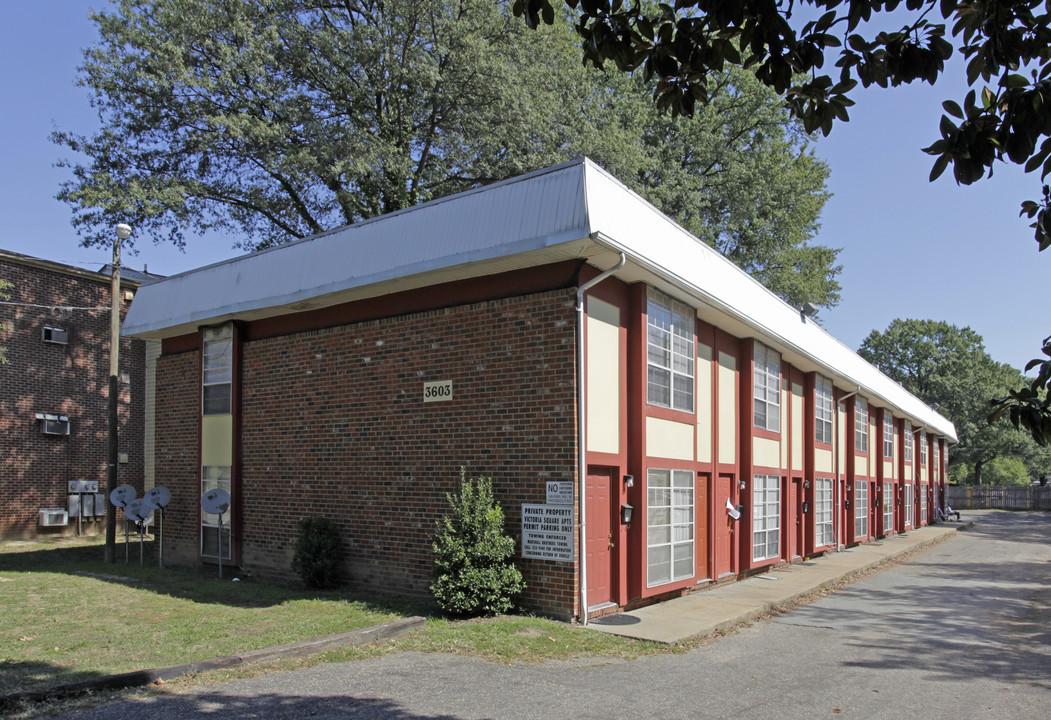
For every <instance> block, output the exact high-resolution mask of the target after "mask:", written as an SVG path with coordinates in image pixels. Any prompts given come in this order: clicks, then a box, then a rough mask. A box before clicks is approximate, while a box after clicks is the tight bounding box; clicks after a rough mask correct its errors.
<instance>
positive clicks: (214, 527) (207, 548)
mask: <svg viewBox="0 0 1051 720" xmlns="http://www.w3.org/2000/svg"><path fill="white" fill-rule="evenodd" d="M230 476H231V473H230V466H229V465H204V466H202V467H201V497H204V494H205V493H207V492H208V491H209V490H214V489H215V488H222V489H223V490H225V491H226V492H227V493H228V494H229V495H230V497H231V500H230V504H231V506H232V505H233V499H232V498H233V493H232V492H231V487H230ZM231 510H232V507H228V508H227V509H226V512H224V513H223V538H222V542H223V545H222V551H223V560H229V559H231V558H232V557H233V553H232V551H231V549H230V544H231V543H230V538H231V536H232V533H231V531H230V512H231ZM210 536H214V537H215V538H216V540H215V541H214V542H211V541H210ZM218 537H219V515H217V514H212V513H209V512H205V511H204V509H203V508H202V509H201V538H200V539H201V557H209V558H218V557H219V552H218V550H219V547H218V542H219V541H218ZM213 547H214V549H213Z"/></svg>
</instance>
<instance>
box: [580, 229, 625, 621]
mask: <svg viewBox="0 0 1051 720" xmlns="http://www.w3.org/2000/svg"><path fill="white" fill-rule="evenodd" d="M598 236H599V233H597V232H595V233H591V236H590V237H591V239H593V240H594V239H597V238H598ZM627 262H628V259H627V257H626V256H625V255H624V253H623V252H621V253H620V261H619V262H617V264H616V265H614V266H613V267H611V268H610V269H609V270H606V271H604V272H602V273H601V274H600V275H598V276H597V277H594V278H592V279H591V280H588V281H587V282H586V283H584V284H583V285H581V286H579V287H578V288H577V459H578V465H577V479H578V482H579V484H580V518H579V522H578V524H577V527H579V528H580V550H579V552H580V618H581V623H582V624H583V625H585V626H586V625H587V624H588V561H587V522H586V521H585V518H586V517H587V514H586V512H585V510H586V508H585V505H584V499H585V497H586V496H587V476H588V463H587V424H586V423H587V407H586V405H585V403H586V402H587V393H586V386H585V379H586V377H585V376H586V368H585V360H584V293H586V292H587V291H588V290H590V289H591V288H593V287H595V286H596V285H598V284H599V283H600V282H602V281H603V280H605V279H606V278H608V277H610V276H611V275H613V273H615V272H617V271H618V270H620V269H621V268H622V267H624V266H625V265H626V264H627Z"/></svg>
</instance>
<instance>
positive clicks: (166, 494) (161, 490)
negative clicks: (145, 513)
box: [142, 485, 172, 510]
mask: <svg viewBox="0 0 1051 720" xmlns="http://www.w3.org/2000/svg"><path fill="white" fill-rule="evenodd" d="M142 499H143V500H145V501H146V504H147V505H149V506H150V508H151V509H154V510H156V509H158V508H165V507H168V503H170V502H171V501H172V491H171V490H169V489H168V488H166V487H163V486H161V485H158V486H157V487H154V488H151V489H149V490H147V491H146V494H145V495H143V496H142Z"/></svg>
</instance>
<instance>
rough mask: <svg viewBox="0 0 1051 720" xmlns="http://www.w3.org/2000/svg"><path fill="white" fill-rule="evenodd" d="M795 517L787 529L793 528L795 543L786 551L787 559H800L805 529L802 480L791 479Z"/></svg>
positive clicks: (792, 505) (792, 506)
mask: <svg viewBox="0 0 1051 720" xmlns="http://www.w3.org/2000/svg"><path fill="white" fill-rule="evenodd" d="M790 507H791V508H792V511H793V512H794V513H795V517H794V518H791V519H790V520H789V523H790V524H789V527H794V528H795V532H794V533H793V534H792V536H793V538H794V540H795V542H794V544H793V547H790V548H789V549H788V552H789V554H788V558H789V559H792V558H796V557H800V556H802V554H803V530H804V529H805V528H806V522H805V521H806V515H805V514H804V513H803V478H792V504H791V506H790Z"/></svg>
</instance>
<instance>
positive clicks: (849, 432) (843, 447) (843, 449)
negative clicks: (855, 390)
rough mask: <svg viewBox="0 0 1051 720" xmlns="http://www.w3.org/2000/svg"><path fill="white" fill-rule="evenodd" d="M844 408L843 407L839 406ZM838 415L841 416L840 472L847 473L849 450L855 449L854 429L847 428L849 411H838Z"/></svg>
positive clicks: (852, 454) (839, 438) (851, 455)
mask: <svg viewBox="0 0 1051 720" xmlns="http://www.w3.org/2000/svg"><path fill="white" fill-rule="evenodd" d="M839 407H840V408H842V405H840V406H839ZM836 413H837V414H838V415H839V418H838V420H839V437H838V438H837V440H838V441H839V472H840V473H846V471H847V457H848V456H847V448H853V447H854V428H853V427H849V428H848V427H847V411H846V410H842V409H837V410H836ZM853 456H854V453H853V452H851V453H850V457H853Z"/></svg>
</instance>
